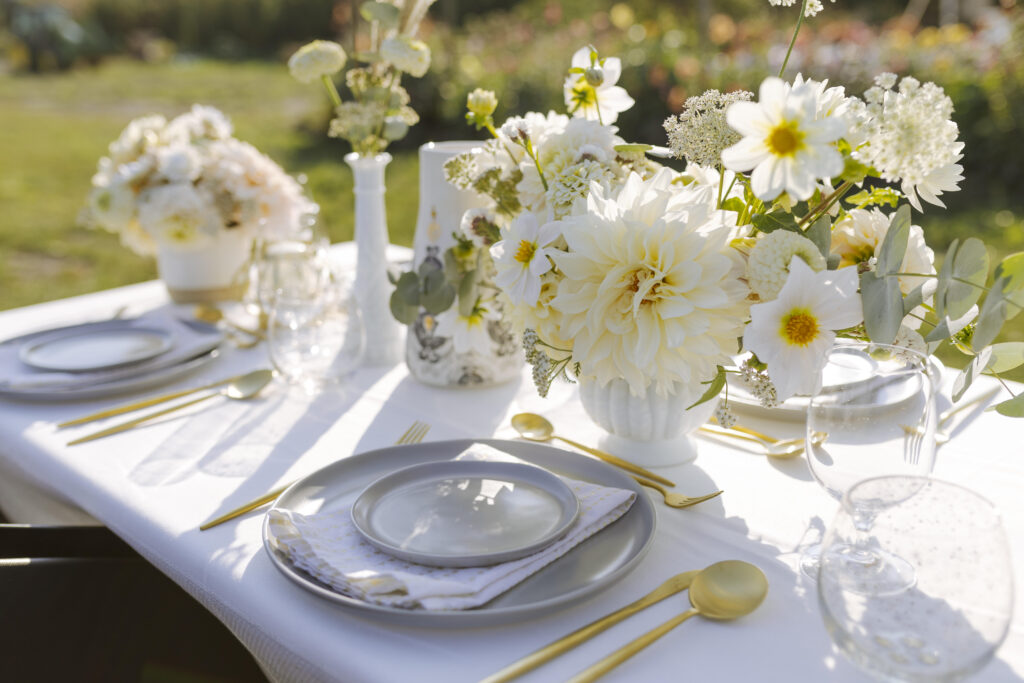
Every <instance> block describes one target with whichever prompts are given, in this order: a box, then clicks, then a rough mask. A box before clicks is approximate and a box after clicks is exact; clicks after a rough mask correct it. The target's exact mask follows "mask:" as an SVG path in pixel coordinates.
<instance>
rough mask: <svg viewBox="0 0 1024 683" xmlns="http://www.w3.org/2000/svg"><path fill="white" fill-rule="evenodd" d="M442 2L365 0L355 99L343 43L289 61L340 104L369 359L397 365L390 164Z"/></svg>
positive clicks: (335, 122) (399, 336)
mask: <svg viewBox="0 0 1024 683" xmlns="http://www.w3.org/2000/svg"><path fill="white" fill-rule="evenodd" d="M434 2H435V0H389V1H386V2H374V1H370V2H363V3H362V4H361V5H360V6H359V15H360V16H361V17H362V19H363V20H364V22H365V24H366V27H367V35H366V36H365V37H366V39H367V41H366V44H367V46H368V47H367V49H366V50H364V51H361V52H357V53H355V54H353V55H352V58H353V61H354V62H356V63H357V64H358V66H352V67H350V68H349V69H348V70H347V71H346V72H345V85H346V87H347V90H348V95H347V97H342V94H341V92H340V91H339V90H338V88H337V86H336V85H335V84H334V81H333V80H332V79H333V78H334V77H335V75H336V74H338V73H340V72H341V71H342V70H343V69H344V68H345V66H346V64H347V63H348V61H349V55H348V53H346V52H345V49H344V48H343V47H342V46H341V45H339V44H338V43H335V42H331V41H325V40H315V41H313V42H311V43H309V44H307V45H304V46H303V47H301V48H300V49H299V50H298V51H296V52H295V54H293V55H292V56H291V58H290V59H289V60H288V68H289V70H290V71H291V74H292V76H294V77H295V78H296V79H297V80H299V81H301V82H303V83H314V82H317V81H319V82H320V83H321V84H322V85H323V86H324V88H325V90H326V91H327V95H328V97H329V98H330V100H331V104H332V106H333V107H334V117H333V118H332V119H331V122H330V127H329V129H328V134H329V135H330V136H331V137H336V138H342V139H344V140H346V141H347V142H348V143H349V144H350V145H351V146H352V153H351V154H349V155H347V156H346V157H345V161H346V163H348V164H349V166H351V167H352V171H353V173H354V175H355V195H356V202H355V204H356V207H355V238H356V244H357V249H358V253H359V258H358V261H357V266H356V278H355V284H354V293H355V296H356V298H357V299H358V300H359V304H360V307H361V309H362V312H363V317H364V320H365V323H366V331H367V340H366V341H367V344H366V349H367V353H366V360H367V362H369V363H370V364H391V363H395V362H397V361H398V360H399V359H400V358H401V357H402V354H403V351H404V328H403V327H402V326H401V325H399V324H398V322H397V321H395V320H394V319H393V318H392V317H391V314H390V312H389V309H388V299H389V297H390V294H391V286H390V284H389V281H388V277H387V262H386V257H385V250H386V247H387V244H388V232H387V222H386V218H385V208H384V169H385V167H386V166H387V164H388V163H389V162H390V161H391V156H390V155H389V154H387V153H386V151H385V150H386V149H387V147H388V145H389V144H390V143H391V142H393V141H395V140H400V139H402V138H403V137H405V135H406V134H407V133H408V132H409V127H410V126H413V125H415V124H416V123H417V122H418V121H419V117H418V116H417V114H416V111H415V110H414V109H413V108H412V107H410V106H409V93H408V92H407V91H406V89H405V88H404V87H402V76H403V75H405V74H408V75H409V76H412V77H413V78H420V77H422V76H423V75H424V74H426V72H427V70H428V69H429V68H430V48H429V47H427V45H426V43H424V42H423V41H421V40H419V39H417V38H416V33H417V32H418V31H419V28H420V25H421V23H422V22H423V19H424V18H425V17H426V15H427V10H428V9H430V6H431V5H433V4H434Z"/></svg>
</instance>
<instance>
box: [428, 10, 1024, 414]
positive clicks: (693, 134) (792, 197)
mask: <svg viewBox="0 0 1024 683" xmlns="http://www.w3.org/2000/svg"><path fill="white" fill-rule="evenodd" d="M772 3H773V4H781V5H787V6H788V5H792V4H794V3H793V0H772ZM821 10H822V6H821V3H820V2H816V1H815V0H805V1H804V2H803V3H802V6H801V14H800V17H799V20H798V22H797V27H796V30H795V31H794V35H793V40H794V41H795V39H796V34H797V32H798V31H799V28H800V25H801V23H802V22H803V19H804V17H805V16H813V15H814V14H817V13H818V12H820V11H821ZM790 49H792V45H791V46H790ZM786 59H787V61H788V54H787V58H786ZM619 70H620V64H619V62H618V60H616V59H614V58H609V59H601V58H600V57H599V55H598V54H597V52H596V51H595V50H594V49H592V48H590V47H587V48H583V49H581V50H580V51H578V52H577V53H576V54H575V55H574V56H573V59H572V62H571V67H570V69H569V73H568V76H567V78H566V80H565V85H564V90H565V101H566V107H567V109H568V113H569V115H570V116H566V115H561V114H556V113H553V112H549V113H548V114H540V113H528V114H526V115H525V116H522V117H518V116H516V117H512V118H510V119H508V120H507V121H506V122H505V123H504V124H502V125H501V126H500V127H495V125H494V123H493V118H492V116H493V113H494V111H495V110H496V105H497V102H496V98H495V96H494V94H493V93H487V92H483V91H477V92H474V93H472V94H471V95H470V96H469V99H468V103H467V104H468V109H469V113H468V114H467V120H468V121H469V122H470V123H471V124H473V125H475V126H476V127H477V128H478V129H486V130H487V131H488V132H489V133H490V134H491V137H492V139H490V140H488V141H487V142H485V143H482V144H481V148H480V149H479V150H477V151H475V152H472V153H468V154H464V155H461V156H459V157H456V158H454V159H453V160H452V161H451V162H449V164H448V166H447V168H446V170H447V174H448V179H449V181H450V182H452V183H454V184H455V185H457V186H459V187H463V188H470V189H473V190H475V191H477V192H479V193H481V194H483V195H485V196H487V197H488V198H489V199H490V204H489V206H487V207H485V208H483V209H482V210H480V211H476V212H473V213H472V215H468V216H467V219H466V220H464V221H463V232H464V235H463V239H465V240H468V241H470V242H472V243H473V245H474V246H476V247H477V248H479V249H481V250H487V252H488V253H489V255H490V257H491V258H492V259H493V263H494V267H495V271H496V275H495V282H496V283H497V285H498V286H499V287H500V289H501V296H500V299H501V300H502V301H503V303H504V305H505V307H506V309H507V311H508V315H509V316H510V317H511V319H512V320H513V321H514V323H515V324H516V326H517V327H518V329H520V330H523V342H524V346H525V349H526V353H527V360H528V361H529V362H530V363H531V364H532V365H533V368H534V373H533V374H534V380H535V382H536V384H537V387H538V389H539V391H540V393H541V394H542V395H544V394H546V393H547V391H548V388H549V386H550V383H551V381H552V380H553V379H554V378H556V377H559V376H561V377H564V378H566V379H571V378H572V377H575V376H579V375H587V376H590V377H593V378H595V379H596V380H597V381H598V382H599V383H600V384H605V383H607V382H609V381H611V380H613V379H617V378H620V379H623V380H625V381H626V382H627V383H628V384H629V387H630V389H631V391H632V393H633V394H635V395H641V394H643V393H644V392H646V391H649V390H654V391H657V392H658V393H660V394H663V395H664V394H675V395H678V394H679V393H684V394H686V395H689V396H691V397H692V399H693V403H694V404H697V403H700V402H703V401H707V400H711V399H713V398H715V397H717V396H718V395H719V394H720V393H721V392H722V391H723V389H724V390H725V391H726V392H727V383H726V375H727V373H730V372H732V373H736V374H737V375H738V378H739V379H740V380H741V381H745V382H746V383H747V384H748V385H749V386H750V387H751V389H752V391H753V393H755V395H757V396H758V397H759V398H760V399H761V401H762V402H763V403H764V404H765V405H768V406H771V405H775V404H777V403H778V402H780V401H784V400H786V399H787V398H789V397H790V396H793V395H795V394H807V393H811V392H813V391H815V390H816V389H817V388H818V383H819V382H820V370H821V367H822V365H823V364H824V359H825V355H826V352H827V351H828V349H829V348H830V347H831V345H832V344H833V342H834V341H835V339H836V338H837V337H847V338H853V339H861V340H870V341H874V342H876V343H882V344H893V345H896V346H900V347H904V348H907V349H912V350H916V351H921V352H923V353H926V354H930V353H933V352H934V351H935V350H936V348H937V347H938V346H939V345H940V344H942V343H951V344H953V345H954V346H955V347H956V348H957V349H959V350H960V351H962V352H963V353H965V354H967V356H968V357H969V358H968V363H967V367H966V368H965V369H964V370H963V371H962V372H961V373H960V375H959V376H958V378H957V380H956V383H955V385H954V391H953V398H954V400H957V399H959V397H960V396H961V395H962V394H963V393H964V391H966V389H967V388H968V386H969V385H970V384H971V382H972V381H973V379H974V378H975V377H976V376H978V375H979V374H982V373H986V374H991V375H996V376H997V377H998V373H1000V372H1003V371H1005V370H1007V369H1010V368H1013V367H1016V366H1019V365H1021V364H1024V352H1022V350H1021V345H1020V344H1013V343H1007V344H993V341H994V340H995V338H996V336H997V335H998V333H999V331H1000V329H1001V328H1002V326H1003V324H1004V322H1006V321H1007V320H1009V319H1011V318H1012V317H1014V316H1015V315H1017V314H1018V313H1019V312H1020V310H1021V308H1022V307H1024V254H1013V255H1010V256H1007V257H1005V258H1003V259H1002V260H1001V261H1000V263H999V264H998V265H997V266H996V268H995V269H994V273H993V274H992V276H991V278H990V277H989V271H990V264H989V259H988V254H987V252H986V249H985V246H984V244H983V243H982V242H981V241H980V240H978V239H977V238H974V237H970V238H967V239H966V240H962V241H960V240H958V241H955V242H954V243H953V244H952V245H950V248H949V251H948V252H947V255H946V258H945V260H944V262H943V265H942V267H941V269H939V270H938V271H937V270H936V268H935V265H934V254H933V252H932V250H931V249H930V248H929V247H928V246H927V244H926V242H925V239H924V230H923V229H922V228H921V227H920V226H919V225H915V224H914V223H915V221H914V220H913V219H912V215H911V207H913V208H914V209H915V210H917V211H918V212H921V211H922V209H923V207H924V204H931V205H936V206H943V204H942V201H941V195H943V194H944V193H946V192H953V191H956V190H957V189H958V184H959V182H960V181H961V180H962V179H963V176H962V174H961V172H962V170H963V169H962V167H961V165H960V164H959V163H958V162H959V161H960V159H961V157H962V152H963V143H962V142H960V141H959V140H958V137H959V132H958V128H957V125H956V123H955V122H954V121H953V120H952V102H951V100H950V99H949V97H947V96H946V95H945V93H944V92H943V90H942V88H940V87H939V86H937V85H935V84H934V83H925V84H922V83H920V82H919V81H917V80H916V79H914V78H913V77H909V76H908V77H904V78H903V79H902V80H900V79H898V78H897V77H896V76H895V75H893V74H880V75H879V76H878V77H877V79H876V85H875V86H874V87H872V88H870V89H869V90H868V91H867V92H866V93H864V96H863V97H856V96H851V95H848V94H847V93H846V92H845V90H844V89H843V88H842V87H834V86H833V87H829V85H828V83H827V82H821V81H815V80H812V79H808V78H804V77H803V76H801V75H797V76H796V78H795V79H793V80H792V81H785V80H783V79H782V77H781V75H782V74H784V73H785V63H784V64H783V66H782V70H781V71H780V76H779V77H770V78H767V79H765V80H764V81H763V82H762V83H761V84H760V87H759V88H758V93H757V95H756V96H755V95H754V94H753V93H750V92H743V91H738V92H731V93H720V92H718V91H714V90H712V91H708V92H705V93H703V94H702V95H699V96H697V97H692V98H690V99H689V100H688V101H687V102H686V104H685V106H684V108H683V111H682V112H681V113H680V114H678V115H676V116H673V117H670V118H669V119H668V120H667V121H666V122H665V128H666V131H667V133H668V141H669V148H668V149H666V148H663V147H656V146H653V145H643V144H627V143H626V142H625V141H624V140H622V139H621V138H620V137H619V136H618V130H617V128H616V127H615V126H614V125H612V124H613V123H614V122H615V119H616V117H617V115H618V113H620V112H621V111H624V110H625V109H627V108H628V107H629V105H630V104H631V102H632V101H631V100H629V98H628V95H626V94H625V93H624V92H619V90H621V89H620V88H617V86H615V81H616V80H617V78H618V75H619ZM647 155H650V156H656V157H661V158H665V157H668V156H674V157H676V158H679V159H683V160H685V161H686V167H685V170H684V171H682V172H678V171H675V170H672V169H670V168H668V167H667V166H663V165H662V164H661V163H658V162H655V161H653V160H651V159H648V158H647ZM1008 391H1009V389H1008ZM1011 396H1012V392H1011ZM996 409H997V410H998V411H999V412H1001V413H1003V414H1006V415H1014V416H1021V415H1024V396H1016V397H1011V398H1010V399H1009V400H1006V401H1003V402H1002V403H1000V404H999V405H997V406H996ZM720 414H721V419H723V420H728V417H729V416H728V414H727V411H723V410H721V409H720Z"/></svg>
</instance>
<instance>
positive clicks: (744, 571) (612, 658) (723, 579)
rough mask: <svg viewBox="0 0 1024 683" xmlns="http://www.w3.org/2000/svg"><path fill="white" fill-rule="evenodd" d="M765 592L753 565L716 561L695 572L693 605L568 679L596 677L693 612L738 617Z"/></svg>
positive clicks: (761, 575) (765, 581)
mask: <svg viewBox="0 0 1024 683" xmlns="http://www.w3.org/2000/svg"><path fill="white" fill-rule="evenodd" d="M767 594H768V579H767V578H765V575H764V572H762V571H761V570H760V569H758V568H757V567H755V566H754V565H752V564H750V563H748V562H741V561H740V560H726V561H724V562H716V563H715V564H713V565H711V566H710V567H707V568H706V569H704V570H702V571H701V572H700V573H699V574H697V576H695V577H694V578H693V583H691V584H690V604H691V605H693V609H691V610H687V611H686V612H683V613H682V614H680V615H678V616H676V617H673V618H672V619H669V620H668V621H666V622H665V623H664V624H662V625H661V626H659V627H657V628H655V629H652V630H651V631H648V632H647V633H645V634H644V635H642V636H640V637H639V638H637V639H636V640H634V641H633V642H631V643H628V644H627V645H625V646H624V647H622V648H620V649H618V650H616V651H615V652H613V653H612V654H610V655H608V656H607V657H605V658H604V659H602V660H601V661H599V662H597V663H596V664H594V665H593V666H591V667H589V668H587V669H585V670H583V671H581V672H580V673H578V674H576V676H574V677H573V678H571V679H569V683H585V682H589V681H596V680H597V679H598V678H600V677H601V676H603V675H604V674H606V673H608V672H609V671H611V670H612V669H614V668H615V667H617V666H618V665H619V664H622V663H623V662H624V661H626V660H627V659H629V658H630V657H632V656H633V655H635V654H636V653H637V652H640V650H643V649H644V648H645V647H647V646H648V645H650V644H651V643H653V642H654V641H656V640H657V639H658V638H661V637H662V636H663V635H665V634H666V633H668V632H669V631H671V630H672V629H674V628H675V627H676V626H678V625H679V624H681V623H683V622H684V621H686V620H687V619H689V618H690V617H692V616H693V615H695V614H699V615H701V616H703V617H707V618H708V619H715V620H719V621H728V620H730V619H737V618H739V617H742V616H745V615H747V614H750V613H751V612H753V611H754V610H755V609H757V607H758V605H760V604H761V602H762V601H763V600H764V596H765V595H767Z"/></svg>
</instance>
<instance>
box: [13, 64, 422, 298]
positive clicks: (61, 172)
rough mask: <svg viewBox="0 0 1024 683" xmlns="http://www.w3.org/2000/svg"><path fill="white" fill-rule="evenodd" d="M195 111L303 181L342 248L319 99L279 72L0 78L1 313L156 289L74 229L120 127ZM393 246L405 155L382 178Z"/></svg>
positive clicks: (336, 164) (158, 68) (149, 272)
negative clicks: (216, 114) (196, 107)
mask: <svg viewBox="0 0 1024 683" xmlns="http://www.w3.org/2000/svg"><path fill="white" fill-rule="evenodd" d="M196 102H200V103H204V104H210V105H213V106H215V107H218V108H219V109H221V110H222V111H224V112H225V113H226V114H227V115H228V116H230V117H231V119H232V121H233V122H234V124H235V130H236V136H237V137H239V138H240V139H242V140H246V141H248V142H251V143H252V144H254V145H255V146H256V147H258V148H259V149H260V150H261V151H263V152H265V153H267V154H269V155H270V156H271V157H272V158H273V159H275V160H276V161H277V162H278V163H280V164H281V165H282V166H283V167H284V168H285V170H287V171H288V172H289V173H292V174H294V175H300V174H304V175H305V176H306V177H307V179H308V180H307V186H308V188H309V190H310V193H311V194H312V196H313V198H314V199H315V200H316V201H317V202H319V203H320V205H321V207H322V213H321V217H322V221H323V225H324V227H325V228H326V229H327V232H328V233H329V234H330V236H331V238H332V239H333V240H335V241H337V240H343V239H351V238H352V175H351V172H350V171H349V169H348V167H347V166H346V165H345V163H344V161H343V160H342V157H343V156H344V154H345V153H346V151H347V149H346V147H345V145H344V144H342V143H340V142H338V141H335V140H331V139H329V138H327V136H326V134H324V133H321V132H320V131H318V130H315V128H318V127H320V126H322V125H323V122H324V120H325V119H324V118H323V112H324V107H325V102H324V96H323V93H322V92H321V90H319V89H318V88H316V87H313V86H304V85H302V84H300V83H297V82H295V81H294V80H293V79H292V78H291V76H289V74H288V70H287V68H285V66H284V65H283V64H281V65H278V64H273V63H225V62H211V61H191V62H175V63H170V64H143V63H140V62H133V61H127V60H125V61H111V62H107V63H105V64H103V65H102V66H100V67H98V68H96V69H82V70H77V71H74V72H72V73H68V74H59V75H47V76H0V150H3V152H2V154H3V156H2V164H0V207H2V211H0V309H5V308H13V307H16V306H24V305H27V304H32V303H37V302H40V301H44V300H48V299H57V298H62V297H67V296H71V295H73V294H81V293H84V292H91V291H95V290H98V289H105V288H109V287H116V286H118V285H123V284H127V283H131V282H139V281H142V280H148V279H151V278H153V277H156V269H155V265H154V262H153V260H152V259H149V258H142V257H139V256H136V255H135V254H133V253H132V252H130V251H128V250H127V249H124V248H122V247H120V246H119V244H118V240H117V238H116V237H115V236H114V235H110V234H106V233H103V232H98V231H95V230H90V229H87V228H84V227H80V226H79V225H77V216H78V214H79V212H80V211H81V209H82V206H83V204H84V201H85V197H86V195H87V193H88V191H89V183H90V178H91V177H92V174H93V173H94V172H95V168H96V162H97V160H98V159H99V158H100V157H101V156H103V155H104V154H105V153H106V148H107V145H109V144H110V142H111V141H112V140H113V139H114V138H116V137H117V135H118V133H120V131H121V129H122V128H123V127H124V126H125V125H126V124H127V123H128V121H129V120H131V119H132V118H134V117H136V116H141V115H144V114H148V113H160V114H164V115H166V116H168V117H171V116H174V115H176V114H179V113H181V112H183V111H185V110H186V109H188V108H189V107H190V106H191V105H192V104H193V103H196ZM387 183H388V187H389V188H390V191H389V193H388V195H387V197H388V218H389V221H388V222H389V227H390V232H391V239H392V241H394V242H396V243H399V244H410V243H411V240H412V234H413V230H414V228H415V221H416V210H417V202H418V189H419V188H418V178H417V166H416V155H415V152H411V151H407V152H398V153H396V154H395V160H394V161H393V162H392V164H391V165H390V166H389V168H388V172H387Z"/></svg>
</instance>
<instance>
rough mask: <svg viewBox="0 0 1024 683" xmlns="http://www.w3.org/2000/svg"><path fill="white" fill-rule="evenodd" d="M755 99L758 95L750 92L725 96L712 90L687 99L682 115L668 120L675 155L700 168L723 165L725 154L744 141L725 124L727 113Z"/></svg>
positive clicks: (743, 91) (667, 129)
mask: <svg viewBox="0 0 1024 683" xmlns="http://www.w3.org/2000/svg"><path fill="white" fill-rule="evenodd" d="M753 98H754V93H752V92H748V91H746V90H737V91H736V92H730V93H724V94H723V93H720V92H718V91H717V90H708V91H706V92H704V93H703V94H701V95H697V96H695V97H690V98H687V100H686V103H685V104H684V105H683V111H682V113H680V114H679V115H677V116H670V117H668V118H667V119H665V124H664V125H665V131H666V132H667V133H668V145H669V147H670V148H671V149H672V153H673V154H674V155H675V156H676V157H678V158H680V159H684V158H685V159H686V161H687V162H688V163H691V164H697V165H698V166H714V167H717V166H719V165H721V163H722V150H723V149H725V148H726V147H729V146H730V145H734V144H736V143H737V142H739V140H740V134H739V133H737V132H736V131H734V130H733V129H732V128H730V127H729V124H728V123H726V122H725V110H726V109H728V108H729V105H730V104H732V103H733V102H747V101H750V100H751V99H753Z"/></svg>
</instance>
